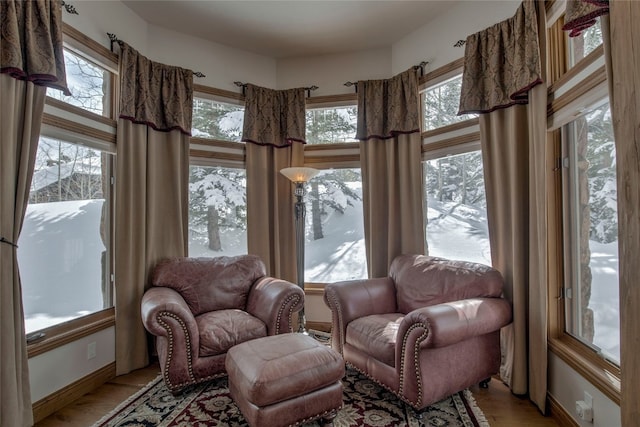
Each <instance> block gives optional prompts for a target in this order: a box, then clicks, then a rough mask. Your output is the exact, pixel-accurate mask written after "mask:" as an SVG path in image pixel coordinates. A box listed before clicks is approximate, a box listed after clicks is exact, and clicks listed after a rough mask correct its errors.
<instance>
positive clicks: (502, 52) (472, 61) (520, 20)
mask: <svg viewBox="0 0 640 427" xmlns="http://www.w3.org/2000/svg"><path fill="white" fill-rule="evenodd" d="M531 16H535V7H534V3H533V2H531V1H525V2H523V3H522V4H521V5H520V7H518V10H517V11H516V14H515V15H514V16H513V17H512V18H510V19H507V20H505V21H503V22H500V23H498V24H496V25H494V26H492V27H489V28H487V29H486V30H483V31H480V32H478V33H475V34H472V35H470V36H469V37H467V41H466V44H465V53H464V73H463V75H462V88H461V89H460V109H459V111H458V114H466V113H488V112H491V111H493V110H496V109H498V108H505V107H509V106H511V105H515V104H526V103H527V100H528V93H529V89H531V88H532V87H534V86H535V85H537V84H540V83H542V78H541V76H542V71H541V68H540V48H539V45H538V43H539V34H538V27H537V23H536V21H535V20H532V19H530V17H531Z"/></svg>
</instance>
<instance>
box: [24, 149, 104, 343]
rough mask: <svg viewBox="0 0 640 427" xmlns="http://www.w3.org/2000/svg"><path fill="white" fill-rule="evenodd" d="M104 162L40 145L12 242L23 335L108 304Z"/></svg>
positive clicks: (92, 153)
mask: <svg viewBox="0 0 640 427" xmlns="http://www.w3.org/2000/svg"><path fill="white" fill-rule="evenodd" d="M110 157H111V155H109V154H106V153H103V152H100V151H99V150H97V149H93V148H88V147H84V146H81V145H77V144H72V143H68V142H64V141H59V140H56V139H51V138H45V137H41V138H40V141H39V145H38V151H37V154H36V164H35V171H34V173H33V179H32V182H31V190H30V193H29V204H28V206H27V211H26V215H25V219H24V225H23V228H22V232H21V234H20V240H19V242H18V247H19V248H18V263H19V266H20V277H21V280H22V302H23V305H24V316H25V324H26V332H27V333H29V332H33V331H36V330H39V329H43V328H47V327H49V326H53V325H55V324H58V323H62V322H65V321H67V320H71V319H75V318H78V317H82V316H85V315H88V314H91V313H94V312H96V311H100V310H102V309H105V308H108V307H110V306H111V305H112V303H111V301H112V292H111V281H110V271H109V265H110V263H109V261H108V260H109V257H108V256H107V253H108V249H107V245H108V241H109V239H108V236H109V231H108V230H109V228H110V227H109V208H108V205H109V200H108V199H109V194H110V193H109V187H110V186H109V184H108V181H107V182H105V180H107V178H106V177H109V176H110V163H111V160H110Z"/></svg>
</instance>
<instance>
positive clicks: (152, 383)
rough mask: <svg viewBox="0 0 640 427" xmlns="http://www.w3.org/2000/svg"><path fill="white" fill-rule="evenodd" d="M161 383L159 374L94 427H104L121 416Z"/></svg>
mask: <svg viewBox="0 0 640 427" xmlns="http://www.w3.org/2000/svg"><path fill="white" fill-rule="evenodd" d="M160 381H162V374H158V376H157V377H155V378H154V379H152V380H151V381H149V382H148V383H147V385H145V386H144V387H142V388H141V389H140V390H138V391H137V392H135V393H133V394H132V395H131V396H129V397H128V398H127V399H126V400H124V401H123V402H120V403H119V404H118V406H116V407H115V408H113V409H111V410H110V411H109V412H108V413H107V414H106V415H104V416H103V417H102V418H100V419H99V420H98V421H96V422H95V423H94V424H93V426H92V427H100V426H102V425H104V424H105V423H106V422H107V421H108V420H109V419H110V418H112V417H114V416H115V415H117V414H119V413H120V412H121V411H122V410H123V409H124V408H126V407H127V405H129V404H130V403H131V402H133V401H134V400H136V399H138V398H139V397H140V396H142V395H143V394H145V393H146V392H148V391H149V390H150V389H151V388H153V387H155V386H156V384H158V382H160Z"/></svg>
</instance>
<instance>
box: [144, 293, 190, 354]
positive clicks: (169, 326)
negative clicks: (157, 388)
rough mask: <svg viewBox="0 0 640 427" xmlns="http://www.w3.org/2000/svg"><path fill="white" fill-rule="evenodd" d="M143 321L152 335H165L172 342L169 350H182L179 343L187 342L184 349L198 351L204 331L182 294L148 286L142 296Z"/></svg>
mask: <svg viewBox="0 0 640 427" xmlns="http://www.w3.org/2000/svg"><path fill="white" fill-rule="evenodd" d="M141 314H142V323H143V324H144V327H145V328H146V329H147V331H149V332H150V333H151V334H153V335H155V336H158V337H163V338H165V339H167V340H169V339H170V340H173V341H175V342H174V343H171V342H169V343H168V344H169V346H168V347H169V351H178V348H179V347H178V346H177V345H175V344H177V343H180V342H183V343H184V345H183V348H185V350H187V351H189V352H191V354H196V355H197V354H198V351H197V350H198V347H199V345H200V334H199V333H198V325H197V324H196V319H195V318H194V317H193V313H191V310H189V306H188V305H187V303H186V302H185V300H184V299H183V298H182V296H181V295H180V294H179V293H178V292H176V291H174V290H173V289H170V288H164V287H157V288H151V289H148V290H147V291H146V292H145V294H144V295H143V296H142V302H141Z"/></svg>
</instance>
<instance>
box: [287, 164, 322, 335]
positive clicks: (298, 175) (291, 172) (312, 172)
mask: <svg viewBox="0 0 640 427" xmlns="http://www.w3.org/2000/svg"><path fill="white" fill-rule="evenodd" d="M318 172H320V171H318V170H317V169H313V168H303V167H296V168H284V169H282V170H281V171H280V173H281V174H283V175H284V176H286V177H287V178H289V179H290V180H291V181H292V182H293V183H294V184H295V189H294V191H293V194H294V195H295V196H296V203H295V205H294V209H295V210H294V213H295V217H296V262H297V269H296V270H297V272H298V286H300V288H301V289H302V292H304V240H305V239H304V226H305V220H304V218H305V207H304V201H303V200H302V199H303V197H304V194H305V190H304V185H305V184H306V183H307V182H308V181H309V180H310V179H311V178H313V177H314V176H316V175H317V174H318ZM298 316H299V324H300V326H299V328H298V332H301V333H305V334H306V333H307V329H306V323H307V321H306V319H305V317H304V305H303V306H302V310H300V312H299V314H298Z"/></svg>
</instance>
